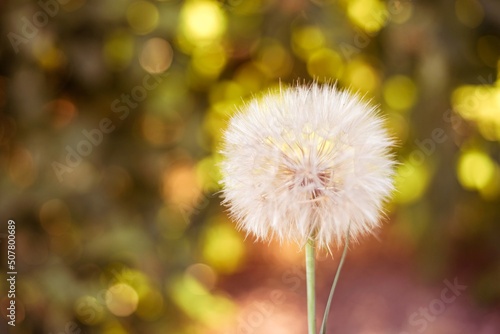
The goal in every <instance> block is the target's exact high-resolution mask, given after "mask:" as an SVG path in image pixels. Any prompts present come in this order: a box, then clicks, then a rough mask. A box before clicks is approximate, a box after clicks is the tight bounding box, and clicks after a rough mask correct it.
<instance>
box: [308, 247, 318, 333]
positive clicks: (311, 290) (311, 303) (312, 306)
mask: <svg viewBox="0 0 500 334" xmlns="http://www.w3.org/2000/svg"><path fill="white" fill-rule="evenodd" d="M314 261H315V251H314V240H312V239H309V241H308V242H307V244H306V282H307V320H308V321H307V323H308V328H309V334H316V291H315V277H314Z"/></svg>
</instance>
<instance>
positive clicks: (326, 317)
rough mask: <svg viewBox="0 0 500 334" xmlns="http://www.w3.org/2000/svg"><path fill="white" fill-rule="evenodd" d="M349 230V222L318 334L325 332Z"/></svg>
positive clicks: (344, 254)
mask: <svg viewBox="0 0 500 334" xmlns="http://www.w3.org/2000/svg"><path fill="white" fill-rule="evenodd" d="M350 230H351V223H349V227H347V237H346V239H345V247H344V253H342V258H341V259H340V263H339V267H338V268H337V273H336V274H335V279H334V280H333V285H332V289H331V290H330V296H329V297H328V303H327V304H326V308H325V315H324V316H323V323H322V324H321V330H320V334H326V321H327V319H328V314H329V313H330V306H331V304H332V297H333V293H334V292H335V287H336V286H337V281H338V280H339V276H340V270H341V269H342V265H343V264H344V260H345V256H346V254H347V246H348V245H349V234H350V233H349V232H350Z"/></svg>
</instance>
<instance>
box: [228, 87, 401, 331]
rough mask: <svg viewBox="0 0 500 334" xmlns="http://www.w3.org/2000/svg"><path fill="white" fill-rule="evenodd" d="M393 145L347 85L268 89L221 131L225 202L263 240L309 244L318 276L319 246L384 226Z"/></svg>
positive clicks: (310, 266) (308, 258)
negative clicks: (344, 87)
mask: <svg viewBox="0 0 500 334" xmlns="http://www.w3.org/2000/svg"><path fill="white" fill-rule="evenodd" d="M392 145H393V140H392V139H391V138H390V136H389V135H388V134H387V132H386V130H385V129H384V124H383V119H382V118H381V117H380V116H379V115H378V111H377V109H376V108H375V107H372V106H370V105H369V104H368V103H366V102H363V101H362V100H361V99H360V98H359V97H358V96H355V95H351V94H350V93H349V92H347V91H339V90H338V89H337V88H336V87H335V86H332V85H322V86H320V85H318V84H312V85H310V86H295V87H291V88H286V89H280V91H279V92H278V93H268V94H267V95H265V96H263V97H262V98H260V99H254V100H253V101H251V102H250V103H248V104H247V105H246V106H244V107H243V108H242V109H241V110H240V111H239V112H237V113H236V114H235V115H234V116H233V117H232V118H231V120H230V122H229V126H228V129H227V130H226V132H225V134H224V146H223V150H222V154H223V156H224V161H223V163H222V164H221V169H222V175H223V179H222V183H223V186H224V187H223V191H222V193H223V197H224V200H223V204H224V205H226V206H227V207H228V210H229V214H230V215H231V216H232V218H233V219H234V220H235V221H236V222H237V224H238V226H239V227H240V228H241V229H243V230H245V231H246V232H247V233H249V234H253V235H255V236H256V238H257V239H262V240H266V239H270V238H273V237H275V238H277V239H279V240H281V241H284V240H294V241H296V242H298V243H299V244H301V245H306V267H307V268H308V269H311V270H312V275H314V245H318V246H319V247H330V245H331V244H336V245H340V244H341V243H342V240H343V239H344V238H346V235H347V237H349V236H350V237H351V238H353V239H355V240H357V239H359V237H361V236H362V235H365V234H370V233H373V231H375V230H376V228H377V227H378V226H379V218H380V214H381V211H382V206H383V204H384V201H385V200H387V199H388V197H389V196H390V194H391V192H392V190H393V182H392V176H393V169H394V164H395V162H394V160H393V158H392V154H391V151H390V150H391V147H392ZM346 246H347V244H346ZM345 249H347V247H346V248H345ZM344 256H345V252H344V255H343V257H344ZM342 262H343V258H342ZM311 270H308V273H309V274H311ZM338 272H339V271H338ZM338 272H337V273H338ZM313 278H314V276H310V277H308V296H309V294H310V293H312V292H313V290H314V282H313ZM336 279H337V277H336ZM335 281H336V280H335ZM310 284H311V285H312V286H310ZM310 289H312V291H310ZM332 294H333V289H332ZM310 307H311V308H313V307H314V305H310ZM311 308H310V309H309V312H310V317H311V312H313V311H314V309H311ZM325 315H326V313H325ZM313 330H314V327H313V325H311V324H310V333H311V332H312V331H313Z"/></svg>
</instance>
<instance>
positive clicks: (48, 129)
mask: <svg viewBox="0 0 500 334" xmlns="http://www.w3.org/2000/svg"><path fill="white" fill-rule="evenodd" d="M0 23H1V27H0V31H1V36H2V38H1V44H0V59H1V62H0V110H1V113H0V170H1V174H0V185H1V192H0V222H1V225H0V226H1V227H0V241H1V243H0V250H1V257H0V258H1V265H2V267H1V268H2V270H1V272H0V282H1V283H0V287H1V291H0V305H1V313H2V315H3V320H2V321H1V322H0V332H1V333H8V332H13V333H54V334H60V333H104V334H125V333H144V334H148V333H181V334H184V333H185V334H191V333H193V334H196V333H208V334H211V333H227V334H233V333H234V334H235V333H238V334H240V333H241V334H251V333H278V334H279V333H287V334H295V333H297V334H299V333H305V332H306V309H305V303H306V299H305V276H304V266H303V255H304V254H303V252H302V251H301V250H300V249H299V248H298V246H296V245H282V246H280V245H278V244H277V243H274V242H271V243H270V244H262V243H255V242H254V240H253V239H252V238H251V237H249V238H246V239H245V236H244V235H243V234H242V233H240V232H238V231H236V230H235V228H234V224H233V223H232V222H231V221H230V220H229V219H228V217H227V216H226V214H225V212H224V210H223V208H221V207H220V199H219V195H218V194H217V192H218V191H219V190H220V188H219V185H218V180H219V178H220V176H219V174H218V171H217V168H216V164H217V162H218V161H219V160H220V157H219V156H218V153H217V150H218V147H219V145H220V141H221V133H222V130H223V129H224V127H225V126H226V123H227V120H228V117H230V116H231V114H232V113H233V112H234V110H235V107H236V106H240V105H241V104H242V103H244V101H246V100H248V99H249V98H252V97H253V96H256V95H259V94H261V93H262V92H265V91H268V90H269V89H273V88H275V87H277V85H279V83H280V82H281V84H282V85H290V84H294V83H296V82H297V80H299V81H300V82H311V81H312V80H313V79H316V80H318V81H319V82H330V83H331V82H337V83H338V86H340V87H344V88H351V89H353V90H356V91H359V92H360V93H361V94H362V95H364V96H365V98H366V99H369V100H371V101H372V103H374V104H378V105H380V106H381V109H382V113H383V114H384V115H385V116H386V117H387V120H388V127H389V131H390V132H391V133H393V134H394V136H396V137H397V138H398V139H399V143H400V145H399V147H398V148H397V152H396V153H397V156H398V160H399V161H400V162H401V165H400V167H399V169H398V176H397V180H396V182H397V188H398V192H397V193H396V194H395V196H394V201H393V202H392V203H391V204H389V205H388V208H387V209H388V215H387V219H385V222H384V224H383V228H382V229H381V230H380V231H379V233H378V234H377V236H376V237H370V238H366V239H365V240H362V242H361V243H360V244H359V245H352V247H351V250H350V252H349V255H348V257H347V261H346V265H345V266H344V270H343V273H342V276H341V280H340V283H339V285H338V288H337V292H336V296H335V298H334V301H333V306H332V314H331V320H330V323H329V328H328V332H329V333H357V334H379V333H384V334H387V333H389V334H392V333H395V334H405V333H406V334H409V333H424V332H425V333H429V334H431V333H439V334H441V333H455V334H461V333H464V334H465V333H479V334H497V333H500V261H499V259H500V167H499V164H500V148H499V145H498V142H499V140H500V80H499V78H498V73H499V72H498V71H499V59H500V36H499V32H500V3H499V2H498V1H495V0H456V1H455V0H444V1H428V0H418V1H417V0H414V1H410V0H389V1H381V0H352V1H349V0H332V1H327V0H269V1H265V0H220V1H208V0H192V1H185V2H184V1H177V0H172V1H154V0H148V1H145V0H138V1H130V0H100V1H97V0H41V1H34V0H33V1H28V0H15V1H14V0H10V1H9V0H3V1H0ZM8 219H14V220H15V222H16V242H17V243H16V269H17V272H18V275H17V282H16V296H17V300H16V305H17V318H16V327H15V328H13V327H11V326H8V325H7V319H6V318H5V316H6V307H7V304H8V302H9V299H8V298H7V296H6V294H7V290H8V286H7V281H6V278H7V274H6V272H7V271H8V269H7V242H6V241H7V239H6V237H7V221H8ZM338 259H339V256H338V251H337V253H335V255H334V257H333V258H332V257H330V256H327V255H326V254H324V253H319V254H318V264H317V270H318V273H317V276H318V277H317V289H318V300H317V302H318V306H317V308H318V318H319V317H321V315H322V311H323V308H324V305H325V302H326V299H327V294H328V291H329V288H330V285H331V281H332V279H333V275H334V272H335V268H336V265H337V263H338ZM450 286H454V288H453V289H452V288H450ZM457 286H458V288H457Z"/></svg>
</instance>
